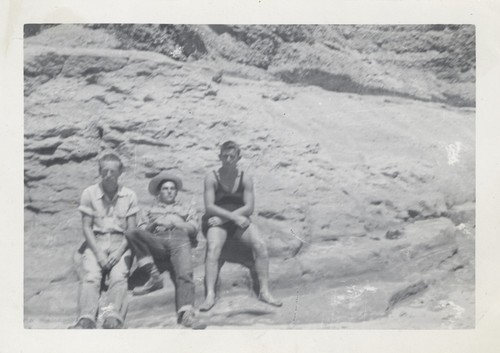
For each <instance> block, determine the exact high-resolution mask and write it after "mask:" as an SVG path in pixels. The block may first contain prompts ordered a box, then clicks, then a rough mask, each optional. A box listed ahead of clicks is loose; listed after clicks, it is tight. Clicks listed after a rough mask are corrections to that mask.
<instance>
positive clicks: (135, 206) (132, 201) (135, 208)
mask: <svg viewBox="0 0 500 353" xmlns="http://www.w3.org/2000/svg"><path fill="white" fill-rule="evenodd" d="M138 212H139V203H138V201H137V195H136V194H135V192H131V193H130V196H129V208H128V210H127V214H126V217H130V216H133V215H136V214H137V213H138Z"/></svg>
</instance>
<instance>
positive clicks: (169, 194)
mask: <svg viewBox="0 0 500 353" xmlns="http://www.w3.org/2000/svg"><path fill="white" fill-rule="evenodd" d="M148 189H149V192H150V193H151V195H154V196H158V197H159V200H160V201H161V202H165V203H173V202H175V198H176V197H177V192H178V191H179V190H181V189H182V180H181V179H180V178H179V177H177V176H176V175H173V174H170V173H161V174H159V175H157V176H155V177H154V178H153V179H151V181H150V182H149V188H148Z"/></svg>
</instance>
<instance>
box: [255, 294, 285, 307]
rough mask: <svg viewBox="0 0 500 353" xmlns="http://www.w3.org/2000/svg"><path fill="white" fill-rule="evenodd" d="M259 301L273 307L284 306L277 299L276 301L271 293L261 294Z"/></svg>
mask: <svg viewBox="0 0 500 353" xmlns="http://www.w3.org/2000/svg"><path fill="white" fill-rule="evenodd" d="M259 300H260V301H262V302H264V303H267V304H270V305H273V306H278V307H280V306H282V305H283V303H282V302H280V301H279V300H277V299H274V297H273V296H272V295H271V293H269V292H261V293H260V294H259Z"/></svg>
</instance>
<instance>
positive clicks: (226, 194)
mask: <svg viewBox="0 0 500 353" xmlns="http://www.w3.org/2000/svg"><path fill="white" fill-rule="evenodd" d="M214 175H215V179H216V180H217V187H216V189H215V202H214V203H215V205H217V206H219V207H221V208H223V209H225V210H228V211H230V212H232V211H234V210H236V209H238V208H240V207H243V206H244V205H245V202H244V201H243V190H244V187H243V172H241V175H240V181H239V185H238V188H237V189H236V191H235V192H232V191H227V190H226V189H225V188H224V186H223V185H222V183H221V182H220V179H219V176H218V175H217V173H216V172H215V171H214ZM210 217H212V216H209V215H207V214H204V215H203V217H202V218H201V231H202V233H203V235H204V236H207V232H208V228H210V227H209V225H208V219H209V218H210ZM218 227H220V228H223V229H225V230H226V232H227V235H228V236H231V235H232V234H234V232H235V231H236V229H237V228H238V226H237V225H236V224H234V222H232V221H228V222H226V223H224V224H222V225H220V226H218Z"/></svg>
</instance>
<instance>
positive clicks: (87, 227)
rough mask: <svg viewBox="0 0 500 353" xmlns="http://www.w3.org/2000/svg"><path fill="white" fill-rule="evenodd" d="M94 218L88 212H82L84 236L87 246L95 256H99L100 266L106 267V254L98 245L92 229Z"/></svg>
mask: <svg viewBox="0 0 500 353" xmlns="http://www.w3.org/2000/svg"><path fill="white" fill-rule="evenodd" d="M92 223H93V219H92V217H91V216H89V215H87V214H82V227H83V236H84V237H85V240H86V242H87V246H88V247H89V248H90V250H92V252H93V253H94V255H95V257H96V258H97V262H98V263H99V266H101V267H102V268H104V267H105V266H106V263H107V257H106V255H105V254H104V253H103V252H102V251H101V250H100V249H99V248H98V247H97V242H96V239H95V235H94V231H93V230H92Z"/></svg>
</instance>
